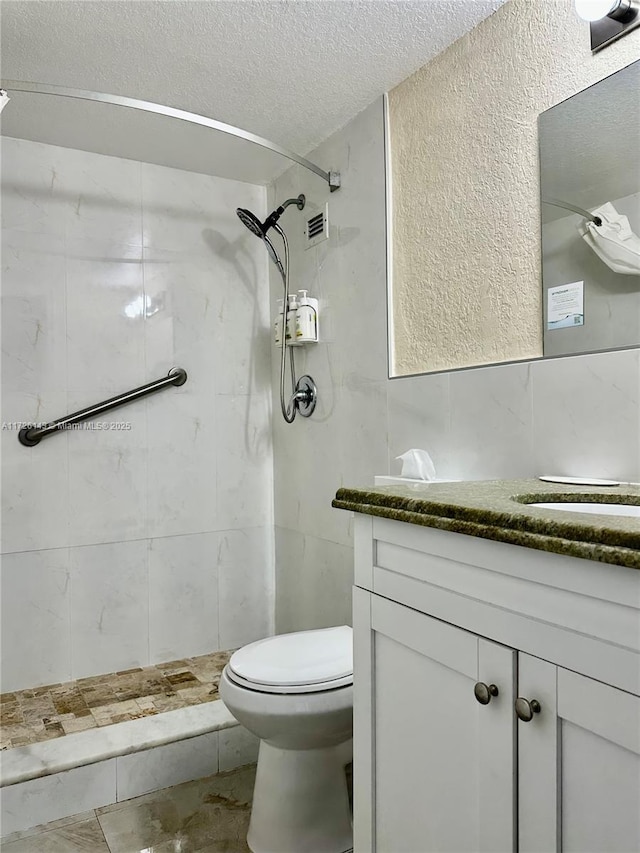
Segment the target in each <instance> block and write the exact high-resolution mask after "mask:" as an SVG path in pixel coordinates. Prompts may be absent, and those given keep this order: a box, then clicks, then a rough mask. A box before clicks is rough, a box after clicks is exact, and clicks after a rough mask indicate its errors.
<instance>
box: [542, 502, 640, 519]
mask: <svg viewBox="0 0 640 853" xmlns="http://www.w3.org/2000/svg"><path fill="white" fill-rule="evenodd" d="M527 506H538V507H540V509H559V510H562V511H563V512H586V513H597V514H598V515H618V516H626V517H628V518H640V506H632V505H631V504H605V503H602V504H599V503H564V502H563V503H560V502H556V503H535V504H527Z"/></svg>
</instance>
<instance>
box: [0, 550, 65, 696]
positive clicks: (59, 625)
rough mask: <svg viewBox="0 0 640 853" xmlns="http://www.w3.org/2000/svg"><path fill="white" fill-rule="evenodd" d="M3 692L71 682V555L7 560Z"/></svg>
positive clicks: (23, 556)
mask: <svg viewBox="0 0 640 853" xmlns="http://www.w3.org/2000/svg"><path fill="white" fill-rule="evenodd" d="M0 578H1V579H0V585H1V588H2V623H1V624H2V670H1V673H0V675H1V678H2V684H1V688H0V692H2V693H9V692H12V691H14V690H22V689H24V688H26V687H37V686H41V685H45V684H56V683H58V682H61V681H68V680H69V679H70V678H71V642H70V639H71V638H70V588H69V581H70V575H69V551H68V549H67V548H58V549H55V550H52V551H25V552H23V553H19V554H5V555H4V556H3V557H2V567H1V575H0Z"/></svg>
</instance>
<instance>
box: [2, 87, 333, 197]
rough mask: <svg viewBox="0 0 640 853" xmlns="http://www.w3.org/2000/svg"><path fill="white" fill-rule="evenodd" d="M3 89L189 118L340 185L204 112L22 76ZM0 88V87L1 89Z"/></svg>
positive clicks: (313, 166) (281, 150)
mask: <svg viewBox="0 0 640 853" xmlns="http://www.w3.org/2000/svg"><path fill="white" fill-rule="evenodd" d="M2 90H8V91H9V92H12V91H13V92H30V93H32V94H35V95H58V96H59V97H62V98H76V99H78V100H81V101H98V102H99V103H103V104H113V105H114V106H116V107H128V108H129V109H133V110H143V111H144V112H147V113H156V114H157V115H161V116H166V117H167V118H175V119H179V120H180V121H186V122H190V123H191V124H199V125H201V126H202V127H208V128H211V129H212V130H218V131H220V132H221V133H226V134H229V135H230V136H235V137H237V138H238V139H244V140H246V141H247V142H252V143H253V144H254V145H259V146H260V147H261V148H267V149H268V150H269V151H275V153H276V154H281V155H282V156H283V157H286V158H287V159H288V160H292V161H293V162H294V163H298V164H299V165H300V166H302V167H303V168H305V169H308V170H309V171H310V172H313V173H314V174H316V175H319V176H320V177H321V178H322V179H323V180H325V181H326V182H327V183H328V184H329V189H330V190H331V192H334V191H335V190H337V189H340V172H332V171H329V172H325V171H324V169H321V168H320V166H316V164H315V163H312V162H311V161H310V160H307V159H305V158H304V157H301V156H300V155H299V154H296V153H295V152H293V151H290V150H289V149H288V148H283V147H282V146H281V145H278V144H277V143H276V142H271V140H269V139H265V138H264V137H263V136H257V135H256V134H255V133H250V132H249V131H248V130H243V129H242V128H240V127H235V126H234V125H232V124H226V123H225V122H222V121H217V120H216V119H213V118H208V117H207V116H201V115H198V113H190V112H187V111H186V110H178V109H175V108H174V107H167V106H165V105H164V104H156V103H154V102H152V101H141V100H139V99H137V98H126V97H124V96H122V95H108V94H106V93H105V92H92V91H90V90H88V89H69V88H67V87H66V86H51V85H49V84H48V83H27V82H24V81H22V80H4V81H3V82H2ZM2 90H0V91H2Z"/></svg>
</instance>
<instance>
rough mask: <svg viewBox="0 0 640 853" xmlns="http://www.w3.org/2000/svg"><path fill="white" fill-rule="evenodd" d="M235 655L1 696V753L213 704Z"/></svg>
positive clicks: (219, 654)
mask: <svg viewBox="0 0 640 853" xmlns="http://www.w3.org/2000/svg"><path fill="white" fill-rule="evenodd" d="M230 656H231V652H230V651H222V652H212V653H211V654H208V655H200V656H198V657H195V658H186V659H182V660H176V661H167V662H166V663H160V664H154V665H153V666H148V667H136V668H135V669H128V670H124V671H122V672H116V673H110V674H108V675H96V676H93V677H91V678H80V679H78V680H77V681H68V682H65V683H64V684H49V685H47V686H45V687H36V688H33V689H26V690H18V691H14V692H12V693H5V694H3V695H2V696H0V725H1V726H2V739H1V742H0V748H1V749H3V750H4V749H10V748H12V747H17V746H26V745H28V744H31V743H38V742H39V741H44V740H51V739H52V738H57V737H63V736H64V735H68V734H73V733H74V732H81V731H86V730H87V729H92V728H98V727H102V726H111V725H114V724H115V723H121V722H125V721H127V720H135V719H138V718H140V717H147V716H153V715H155V714H162V713H164V712H165V711H174V710H175V709H176V708H185V707H187V706H188V705H200V704H202V703H203V702H213V701H214V699H217V698H218V684H219V682H220V675H221V673H222V670H223V669H224V667H225V665H226V663H227V661H228V660H229V657H230Z"/></svg>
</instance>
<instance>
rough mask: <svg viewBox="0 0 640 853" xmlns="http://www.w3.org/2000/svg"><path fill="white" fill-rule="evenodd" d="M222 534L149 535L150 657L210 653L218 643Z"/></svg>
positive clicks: (156, 660) (161, 658) (153, 660)
mask: <svg viewBox="0 0 640 853" xmlns="http://www.w3.org/2000/svg"><path fill="white" fill-rule="evenodd" d="M218 542H219V534H217V533H201V534H198V535H196V536H168V537H164V538H160V539H151V540H150V541H149V552H148V558H149V660H150V663H152V664H153V663H161V662H162V661H167V660H179V659H181V658H183V657H193V656H194V655H201V654H207V653H208V652H211V651H215V650H216V649H218V648H219V646H218V565H217V556H218Z"/></svg>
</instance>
